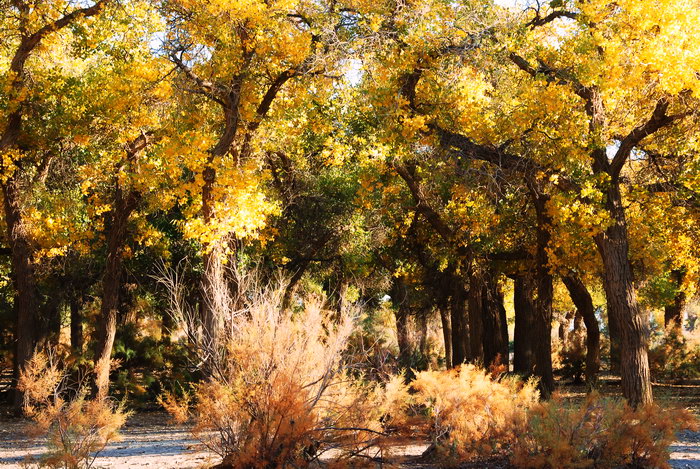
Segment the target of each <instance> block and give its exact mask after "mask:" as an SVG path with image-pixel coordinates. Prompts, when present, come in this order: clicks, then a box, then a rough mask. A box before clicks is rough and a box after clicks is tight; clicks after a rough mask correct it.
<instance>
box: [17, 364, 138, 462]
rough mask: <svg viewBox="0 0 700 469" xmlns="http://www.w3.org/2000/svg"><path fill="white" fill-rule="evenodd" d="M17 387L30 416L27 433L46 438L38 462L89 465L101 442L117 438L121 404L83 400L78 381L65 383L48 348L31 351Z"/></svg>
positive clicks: (122, 412)
mask: <svg viewBox="0 0 700 469" xmlns="http://www.w3.org/2000/svg"><path fill="white" fill-rule="evenodd" d="M18 389H19V390H20V391H22V392H23V393H24V412H25V414H26V415H27V416H28V417H29V418H31V419H32V421H33V423H32V425H31V426H30V428H29V434H30V435H31V436H33V437H35V438H38V437H45V438H46V439H47V446H48V453H47V454H45V455H43V456H42V457H41V458H40V459H39V460H38V461H33V462H36V463H37V464H39V465H40V466H43V467H55V468H59V467H60V468H70V469H74V468H75V469H77V468H89V467H92V465H93V464H94V462H95V459H96V457H97V456H98V454H99V453H100V452H101V451H102V450H103V449H104V448H105V446H106V445H107V444H108V443H109V442H111V441H115V440H117V439H118V437H119V433H118V432H119V429H120V428H121V427H122V426H123V425H124V423H125V422H126V418H127V416H128V413H127V412H125V410H124V408H123V404H116V403H114V401H112V400H110V399H107V398H103V399H89V398H88V397H87V396H88V390H87V387H86V386H84V385H82V384H81V383H78V384H76V385H75V386H70V385H68V377H67V373H66V371H65V370H64V369H62V368H61V367H60V366H59V365H58V360H57V359H56V356H55V354H54V353H53V352H51V351H48V352H41V351H40V352H37V353H36V354H34V356H33V357H32V358H31V360H30V361H29V363H28V365H27V366H26V368H25V369H24V371H23V372H22V374H21V376H20V379H19V383H18Z"/></svg>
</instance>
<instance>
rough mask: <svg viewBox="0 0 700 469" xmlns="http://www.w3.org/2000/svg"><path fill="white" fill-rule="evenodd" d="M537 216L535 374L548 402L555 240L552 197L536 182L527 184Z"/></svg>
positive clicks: (552, 390) (550, 378) (552, 386)
mask: <svg viewBox="0 0 700 469" xmlns="http://www.w3.org/2000/svg"><path fill="white" fill-rule="evenodd" d="M528 186H529V188H530V193H531V196H532V200H533V204H534V206H535V213H536V216H537V228H536V239H537V250H536V254H535V287H536V291H537V298H536V299H535V315H534V321H533V330H534V336H535V344H534V345H535V346H534V348H535V375H536V376H537V377H539V379H540V383H539V387H540V394H541V396H542V397H543V398H544V399H548V398H549V397H550V396H551V395H552V392H554V374H553V372H552V301H553V298H554V284H553V279H552V275H551V273H550V272H549V254H548V250H549V244H550V241H551V239H552V235H551V233H550V231H549V230H550V226H551V225H552V220H551V217H550V216H549V213H548V212H547V202H548V201H549V196H548V195H547V194H545V193H543V192H541V191H540V189H539V187H538V186H537V183H535V182H533V181H528Z"/></svg>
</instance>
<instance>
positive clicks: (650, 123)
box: [610, 98, 689, 177]
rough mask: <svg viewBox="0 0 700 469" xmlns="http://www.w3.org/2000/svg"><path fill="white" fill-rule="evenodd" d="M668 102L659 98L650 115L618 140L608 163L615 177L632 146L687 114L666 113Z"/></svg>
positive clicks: (618, 173)
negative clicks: (611, 158)
mask: <svg viewBox="0 0 700 469" xmlns="http://www.w3.org/2000/svg"><path fill="white" fill-rule="evenodd" d="M668 106H669V102H668V99H666V98H661V99H660V100H659V101H658V102H657V103H656V106H655V107H654V111H653V112H652V113H651V117H649V120H647V121H646V122H645V123H644V124H642V125H639V126H637V127H635V128H634V129H633V130H632V131H631V132H630V133H629V134H628V135H627V136H626V137H625V138H623V139H622V141H621V142H620V148H618V149H617V151H616V152H615V156H614V157H613V160H612V163H610V175H611V176H613V177H617V176H619V175H620V171H621V170H622V167H623V166H624V165H625V161H627V158H629V156H630V154H631V153H632V150H633V149H634V147H636V146H637V145H638V144H639V142H641V141H642V140H643V139H644V138H646V137H648V136H649V135H651V134H653V133H655V132H657V131H658V130H660V129H662V128H664V127H667V126H669V125H671V124H672V123H673V122H675V121H677V120H679V119H683V118H684V117H686V116H688V114H689V113H680V114H673V115H668V114H667V113H666V112H667V111H668Z"/></svg>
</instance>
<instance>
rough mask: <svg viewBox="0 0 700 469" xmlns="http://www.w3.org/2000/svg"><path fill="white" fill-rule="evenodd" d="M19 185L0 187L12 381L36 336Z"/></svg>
mask: <svg viewBox="0 0 700 469" xmlns="http://www.w3.org/2000/svg"><path fill="white" fill-rule="evenodd" d="M18 184H19V182H18V181H17V180H16V178H15V177H12V178H10V179H9V180H7V181H6V182H5V183H4V184H2V191H3V196H4V199H5V200H4V208H5V224H6V225H7V239H8V245H9V247H10V251H11V265H12V274H13V275H12V280H13V283H14V287H15V312H16V315H17V316H16V321H15V363H14V370H15V379H18V378H19V375H20V374H21V373H22V372H23V371H24V368H25V366H26V365H27V362H28V361H29V359H30V358H31V357H32V354H33V353H34V348H35V346H36V336H35V333H34V328H35V327H36V324H37V319H38V318H37V316H38V315H37V313H38V311H39V305H40V301H39V292H38V287H37V281H36V276H35V274H34V264H33V262H32V258H33V254H34V252H33V249H32V248H31V243H30V241H29V239H28V238H27V230H25V229H24V227H23V222H22V212H21V207H20V205H19V191H20V189H19V188H18ZM22 402H23V396H22V394H21V393H20V392H19V391H16V392H15V396H14V407H15V409H16V410H18V411H20V410H21V407H22Z"/></svg>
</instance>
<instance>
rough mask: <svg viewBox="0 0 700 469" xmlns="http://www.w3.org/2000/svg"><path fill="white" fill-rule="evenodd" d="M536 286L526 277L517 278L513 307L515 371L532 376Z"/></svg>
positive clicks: (533, 366) (533, 368)
mask: <svg viewBox="0 0 700 469" xmlns="http://www.w3.org/2000/svg"><path fill="white" fill-rule="evenodd" d="M533 297H534V284H533V282H532V279H531V278H529V277H526V276H518V277H515V285H514V295H513V307H514V309H515V332H514V337H513V371H515V372H516V373H520V374H522V375H524V376H531V375H532V374H533V373H534V370H535V351H534V344H535V339H534V338H533V337H532V332H533V317H534V314H535V311H534V308H535V306H534V299H533Z"/></svg>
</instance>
